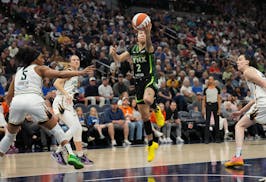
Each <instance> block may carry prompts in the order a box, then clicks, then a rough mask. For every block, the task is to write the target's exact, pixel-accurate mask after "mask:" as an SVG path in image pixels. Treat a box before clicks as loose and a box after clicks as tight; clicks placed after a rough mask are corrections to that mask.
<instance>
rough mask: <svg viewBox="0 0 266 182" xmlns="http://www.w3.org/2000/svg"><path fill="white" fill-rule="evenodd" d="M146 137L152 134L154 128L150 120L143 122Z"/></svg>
mask: <svg viewBox="0 0 266 182" xmlns="http://www.w3.org/2000/svg"><path fill="white" fill-rule="evenodd" d="M143 125H144V129H145V132H146V135H150V134H152V126H151V122H150V120H148V121H145V122H143Z"/></svg>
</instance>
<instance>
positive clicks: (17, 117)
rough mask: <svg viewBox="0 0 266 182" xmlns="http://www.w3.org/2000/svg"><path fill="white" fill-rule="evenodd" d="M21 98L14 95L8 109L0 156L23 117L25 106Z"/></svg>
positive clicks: (11, 139)
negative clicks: (7, 120) (7, 119)
mask: <svg viewBox="0 0 266 182" xmlns="http://www.w3.org/2000/svg"><path fill="white" fill-rule="evenodd" d="M22 99H23V98H20V97H14V98H13V100H12V103H11V106H10V110H9V122H8V124H7V126H6V132H5V136H4V138H3V139H2V140H1V142H0V158H2V157H3V156H4V154H5V153H6V152H7V151H8V149H9V148H10V146H11V145H12V143H13V142H14V140H15V139H16V135H17V133H18V131H19V129H20V125H21V123H22V122H23V121H24V119H25V115H26V114H25V106H24V103H23V100H22Z"/></svg>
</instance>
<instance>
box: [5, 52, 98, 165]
mask: <svg viewBox="0 0 266 182" xmlns="http://www.w3.org/2000/svg"><path fill="white" fill-rule="evenodd" d="M16 61H17V63H18V65H19V66H21V67H20V69H18V71H17V73H16V75H15V77H14V79H13V80H12V83H11V85H10V87H9V90H8V94H7V98H6V99H7V103H8V104H9V103H10V102H11V100H12V102H11V104H10V114H9V122H8V125H7V131H6V133H5V136H4V138H3V139H2V140H1V142H0V159H2V158H3V156H4V154H5V153H6V152H7V151H8V149H9V146H10V145H11V144H12V142H13V141H14V139H15V138H16V134H17V132H18V131H19V128H20V125H21V124H22V122H23V121H24V119H25V116H26V114H30V115H31V116H32V118H33V120H34V121H35V122H38V123H39V124H40V125H41V126H43V127H46V128H47V129H48V130H50V131H51V133H52V134H53V135H54V136H55V138H56V139H57V141H58V143H59V144H61V146H64V147H65V148H66V150H67V152H68V154H69V155H68V161H67V162H68V164H70V165H73V166H74V167H75V168H76V169H80V168H83V167H84V165H83V163H82V162H81V161H80V160H79V158H78V157H76V155H75V154H74V153H73V151H72V149H71V146H70V144H69V142H68V140H67V139H66V136H65V133H64V131H63V130H62V128H61V127H60V126H59V124H58V123H57V121H58V119H57V118H56V117H55V116H54V115H53V114H51V112H49V110H48V109H47V107H46V106H45V102H44V99H43V97H42V83H43V78H44V77H48V78H58V77H59V78H70V77H73V76H78V75H86V74H89V73H91V72H92V71H93V69H92V68H90V67H87V68H85V69H84V70H82V71H56V70H53V69H50V68H49V67H47V66H44V65H43V64H44V59H43V55H42V54H40V53H39V52H38V51H36V50H34V49H33V48H30V47H25V48H20V49H19V52H18V53H17V55H16Z"/></svg>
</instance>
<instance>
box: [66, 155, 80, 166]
mask: <svg viewBox="0 0 266 182" xmlns="http://www.w3.org/2000/svg"><path fill="white" fill-rule="evenodd" d="M67 163H68V164H69V165H72V166H74V168H75V169H81V168H83V167H84V164H83V163H82V162H81V161H80V159H79V158H78V157H77V156H75V155H72V154H69V155H68V158H67Z"/></svg>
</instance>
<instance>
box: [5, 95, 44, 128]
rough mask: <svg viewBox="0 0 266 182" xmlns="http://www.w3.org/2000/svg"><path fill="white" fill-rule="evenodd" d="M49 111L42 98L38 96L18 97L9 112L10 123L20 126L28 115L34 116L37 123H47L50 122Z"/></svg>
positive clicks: (13, 101)
mask: <svg viewBox="0 0 266 182" xmlns="http://www.w3.org/2000/svg"><path fill="white" fill-rule="evenodd" d="M47 112H48V109H47V107H46V105H45V101H44V99H43V98H42V96H40V95H37V94H20V95H16V96H15V97H14V98H13V100H12V102H11V104H10V111H9V123H11V124H14V125H20V124H21V123H23V121H24V120H25V117H26V114H30V115H31V116H32V119H33V121H35V122H45V121H48V120H49V117H48V115H47Z"/></svg>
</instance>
